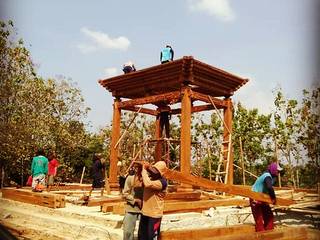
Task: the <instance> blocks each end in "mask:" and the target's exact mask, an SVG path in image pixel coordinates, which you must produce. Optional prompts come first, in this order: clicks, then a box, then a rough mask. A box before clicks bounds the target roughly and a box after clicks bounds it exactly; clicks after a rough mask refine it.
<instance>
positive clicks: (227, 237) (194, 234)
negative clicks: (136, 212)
mask: <svg viewBox="0 0 320 240" xmlns="http://www.w3.org/2000/svg"><path fill="white" fill-rule="evenodd" d="M319 233H320V231H319V230H313V229H307V228H306V227H286V228H279V229H274V230H269V231H264V232H255V227H254V225H234V226H227V227H216V228H203V229H201V228H200V229H183V230H182V229H181V230H168V231H162V232H161V233H160V239H161V240H176V239H177V240H178V239H197V240H209V239H217V240H218V239H219V240H234V239H237V240H276V239H277V240H299V239H301V240H302V239H303V240H308V239H314V240H316V239H317V240H318V239H320V237H319V236H320V234H319Z"/></svg>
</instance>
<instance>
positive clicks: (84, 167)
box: [80, 166, 86, 184]
mask: <svg viewBox="0 0 320 240" xmlns="http://www.w3.org/2000/svg"><path fill="white" fill-rule="evenodd" d="M85 170H86V166H83V168H82V174H81V178H80V184H82V180H83V176H84V171H85Z"/></svg>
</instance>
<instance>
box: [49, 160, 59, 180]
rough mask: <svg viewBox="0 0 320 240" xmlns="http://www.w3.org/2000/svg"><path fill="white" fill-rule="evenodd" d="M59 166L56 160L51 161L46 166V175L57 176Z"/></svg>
mask: <svg viewBox="0 0 320 240" xmlns="http://www.w3.org/2000/svg"><path fill="white" fill-rule="evenodd" d="M58 166H59V162H58V160H57V159H55V158H54V159H52V160H51V161H50V162H49V165H48V175H53V176H55V175H56V174H57V167H58Z"/></svg>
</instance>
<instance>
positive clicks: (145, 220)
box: [138, 215, 161, 240]
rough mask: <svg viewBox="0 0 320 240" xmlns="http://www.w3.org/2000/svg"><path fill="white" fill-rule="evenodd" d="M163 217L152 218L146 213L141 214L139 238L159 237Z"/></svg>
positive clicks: (150, 238) (151, 238)
mask: <svg viewBox="0 0 320 240" xmlns="http://www.w3.org/2000/svg"><path fill="white" fill-rule="evenodd" d="M160 225H161V218H152V217H147V216H144V215H141V216H140V224H139V232H138V239H139V240H153V239H159V236H160Z"/></svg>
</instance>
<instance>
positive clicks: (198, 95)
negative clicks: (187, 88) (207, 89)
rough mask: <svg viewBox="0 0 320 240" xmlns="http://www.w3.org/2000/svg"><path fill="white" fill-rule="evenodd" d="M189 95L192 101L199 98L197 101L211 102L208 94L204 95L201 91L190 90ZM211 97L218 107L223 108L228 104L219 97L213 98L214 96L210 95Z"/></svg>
mask: <svg viewBox="0 0 320 240" xmlns="http://www.w3.org/2000/svg"><path fill="white" fill-rule="evenodd" d="M190 96H191V98H192V100H194V101H195V100H199V101H202V102H206V103H210V104H211V101H210V99H209V98H208V95H205V94H202V93H199V92H196V91H194V90H192V91H191V93H190ZM211 99H212V101H213V102H214V104H215V105H216V107H217V108H218V109H223V108H227V107H228V105H227V104H226V103H225V102H224V100H221V99H219V98H215V97H211Z"/></svg>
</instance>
